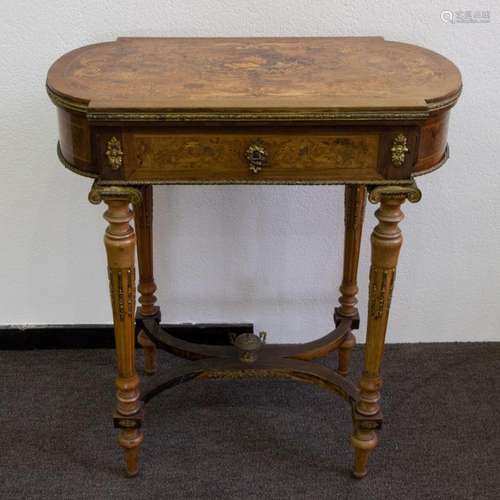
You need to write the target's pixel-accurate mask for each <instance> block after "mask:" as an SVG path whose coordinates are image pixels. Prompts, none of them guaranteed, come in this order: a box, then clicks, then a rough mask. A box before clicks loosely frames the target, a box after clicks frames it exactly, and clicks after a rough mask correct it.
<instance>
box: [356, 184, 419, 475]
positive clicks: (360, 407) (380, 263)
mask: <svg viewBox="0 0 500 500" xmlns="http://www.w3.org/2000/svg"><path fill="white" fill-rule="evenodd" d="M420 197H421V194H420V191H419V190H418V188H417V187H416V186H415V185H414V184H412V185H406V186H379V187H375V188H373V189H371V191H370V193H369V197H368V198H369V200H370V201H371V202H372V203H379V202H380V207H379V208H378V210H377V211H376V212H375V216H376V217H377V219H378V221H379V222H378V225H377V226H376V227H375V228H374V230H373V233H372V236H371V246H372V257H371V268H370V285H369V286H370V288H369V298H368V326H367V333H366V344H365V350H364V369H363V373H362V376H361V379H360V381H359V389H360V395H359V400H358V401H357V403H356V405H355V408H354V433H353V436H352V440H351V442H352V445H353V446H354V448H355V463H354V470H353V474H354V476H355V477H357V478H361V477H364V476H365V475H366V463H367V460H368V455H369V453H370V451H371V450H372V449H373V448H375V446H376V445H377V436H376V433H375V429H377V428H379V427H380V425H381V423H382V414H381V412H380V405H379V401H380V387H381V385H382V379H381V377H380V368H381V363H382V356H383V352H384V342H385V333H386V329H387V321H388V318H389V308H390V304H391V297H392V290H393V286H394V278H395V273H396V265H397V262H398V257H399V251H400V249H401V244H402V241H403V238H402V235H401V230H400V229H399V223H400V222H401V220H402V219H403V213H402V212H401V209H400V207H401V204H402V203H403V202H404V201H405V200H406V199H408V200H409V201H412V202H416V201H418V200H420Z"/></svg>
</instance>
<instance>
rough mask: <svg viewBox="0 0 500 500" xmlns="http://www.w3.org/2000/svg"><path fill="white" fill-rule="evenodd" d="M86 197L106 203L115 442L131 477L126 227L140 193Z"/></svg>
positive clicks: (133, 402)
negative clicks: (112, 330)
mask: <svg viewBox="0 0 500 500" xmlns="http://www.w3.org/2000/svg"><path fill="white" fill-rule="evenodd" d="M89 199H90V201H91V202H93V203H98V202H99V201H101V200H103V201H104V202H105V203H106V204H107V206H108V209H107V210H106V212H105V213H104V218H105V219H106V221H107V222H108V227H107V229H106V232H105V236H104V244H105V247H106V254H107V258H108V276H109V288H110V293H111V305H112V309H113V323H114V329H115V344H116V361H117V370H118V377H117V378H116V387H117V393H116V396H117V406H116V412H115V417H114V421H115V426H116V427H118V428H119V429H120V431H119V437H118V442H119V444H120V446H122V448H123V449H124V450H125V459H126V471H127V474H128V475H129V476H134V475H136V474H137V472H138V451H139V446H140V444H141V443H142V441H143V435H142V432H141V430H140V425H141V420H142V404H141V401H140V395H139V377H138V376H137V373H136V370H135V268H134V260H135V233H134V230H133V228H132V227H131V226H130V220H131V219H132V217H133V214H132V210H130V203H131V201H136V202H138V201H139V200H140V193H139V192H138V191H137V190H135V189H132V188H124V187H102V186H94V188H93V189H92V191H91V193H90V195H89Z"/></svg>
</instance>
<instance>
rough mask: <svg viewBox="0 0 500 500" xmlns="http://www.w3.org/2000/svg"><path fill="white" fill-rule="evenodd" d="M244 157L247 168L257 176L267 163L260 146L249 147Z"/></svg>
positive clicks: (263, 150) (262, 148)
mask: <svg viewBox="0 0 500 500" xmlns="http://www.w3.org/2000/svg"><path fill="white" fill-rule="evenodd" d="M245 157H246V159H247V160H248V165H249V167H248V168H249V169H250V170H251V171H252V172H253V173H254V174H258V173H259V172H260V171H261V170H262V167H264V166H265V165H266V163H267V152H266V150H265V149H264V147H263V146H261V145H260V144H252V145H250V146H249V147H248V149H247V150H246V152H245Z"/></svg>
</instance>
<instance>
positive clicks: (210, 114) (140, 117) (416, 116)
mask: <svg viewBox="0 0 500 500" xmlns="http://www.w3.org/2000/svg"><path fill="white" fill-rule="evenodd" d="M46 90H47V94H48V96H49V98H50V99H51V101H52V102H53V103H54V104H55V105H56V106H59V107H62V108H65V109H68V110H71V111H77V112H79V113H85V114H86V115H87V118H88V119H89V120H95V121H126V122H131V121H132V122H133V121H136V122H142V121H147V122H150V121H163V122H165V121H166V122H201V121H367V120H382V121H388V120H396V121H400V120H403V121H404V120H423V119H426V118H428V116H429V114H430V112H434V111H438V110H441V109H444V108H448V107H450V108H451V107H452V106H454V105H455V103H456V101H457V100H458V98H459V97H460V94H461V93H462V88H460V90H459V91H458V92H457V93H456V94H455V95H453V96H451V97H449V98H448V99H446V100H444V101H440V102H437V103H429V104H427V109H425V110H407V111H398V110H394V111H390V110H380V111H338V110H336V111H334V110H331V111H312V110H303V111H262V112H255V111H206V112H198V111H165V112H137V111H130V112H126V111H89V110H88V104H84V103H79V102H75V101H72V100H71V99H69V98H66V97H63V96H60V95H59V94H57V93H55V92H54V91H53V90H52V89H51V88H50V87H49V86H47V85H46Z"/></svg>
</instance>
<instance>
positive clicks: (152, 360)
mask: <svg viewBox="0 0 500 500" xmlns="http://www.w3.org/2000/svg"><path fill="white" fill-rule="evenodd" d="M137 340H138V341H139V344H140V345H141V346H142V349H143V352H144V373H145V374H146V375H154V374H155V373H156V346H155V344H154V343H153V342H152V341H151V340H150V339H149V338H148V336H147V335H146V334H145V333H144V332H143V331H142V330H141V331H140V332H139V336H138V337H137Z"/></svg>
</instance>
